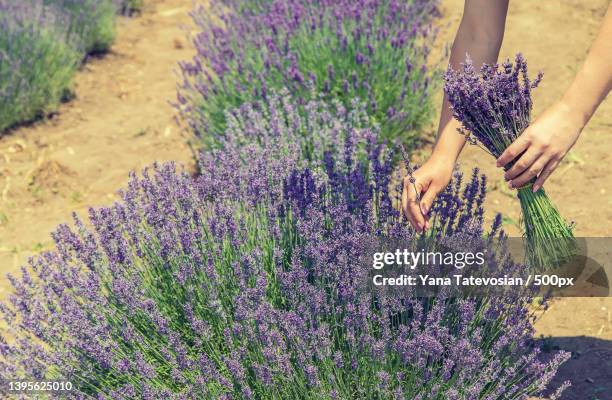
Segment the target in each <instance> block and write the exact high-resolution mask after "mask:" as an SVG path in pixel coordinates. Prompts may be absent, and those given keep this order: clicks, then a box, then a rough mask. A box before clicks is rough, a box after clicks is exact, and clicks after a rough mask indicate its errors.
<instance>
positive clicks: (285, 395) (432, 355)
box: [0, 93, 567, 400]
mask: <svg viewBox="0 0 612 400" xmlns="http://www.w3.org/2000/svg"><path fill="white" fill-rule="evenodd" d="M366 109H367V106H366V105H364V104H360V103H359V102H357V101H356V102H354V103H353V104H352V105H351V107H344V106H343V105H342V103H341V102H339V101H338V102H335V103H332V104H329V103H327V102H325V101H322V100H313V101H309V102H308V103H306V105H305V106H304V111H301V110H299V109H298V104H296V103H295V101H294V99H293V98H292V97H291V96H290V95H288V94H284V95H283V94H280V95H277V94H275V93H271V94H270V97H269V99H268V100H267V101H265V102H258V103H256V104H250V105H249V104H246V105H244V106H243V107H241V108H240V109H237V110H234V111H233V112H231V113H230V112H228V113H227V115H226V117H227V120H228V129H227V132H226V135H225V136H224V139H223V140H224V142H223V146H221V148H220V149H216V150H212V151H210V152H206V153H202V155H201V160H200V164H201V171H202V174H201V175H200V176H197V177H192V176H189V175H187V174H185V173H184V172H181V171H180V170H179V171H177V168H176V167H175V166H174V165H173V164H165V165H155V166H154V167H153V168H150V169H147V170H145V171H144V172H143V176H142V177H136V176H132V178H131V180H130V183H129V185H128V187H127V189H126V190H125V191H124V192H123V193H122V201H120V202H118V203H116V204H114V205H113V206H112V207H109V208H100V209H91V210H90V212H89V222H84V221H81V220H80V219H79V218H77V217H76V216H75V220H74V224H73V226H72V227H69V226H68V225H61V226H60V227H59V228H58V230H57V231H56V232H55V233H54V235H53V236H54V239H55V242H56V249H55V250H54V251H50V252H46V253H43V254H41V255H40V256H38V257H35V258H33V259H32V260H31V261H30V263H29V265H28V267H26V268H24V269H23V273H22V276H21V277H19V278H12V283H13V285H14V288H15V291H14V294H13V295H12V296H11V299H10V302H9V303H8V304H4V305H2V307H1V311H2V315H3V316H4V319H5V322H6V323H7V326H8V327H9V331H8V332H5V333H6V334H5V335H4V337H5V339H4V340H2V345H1V346H0V357H1V359H0V360H1V361H0V366H1V367H0V371H1V372H0V373H1V375H2V376H1V377H2V378H4V379H7V378H14V377H20V378H23V379H38V380H39V379H43V378H44V379H51V378H53V379H65V380H70V381H71V382H73V383H74V387H75V390H74V391H73V392H70V393H63V394H51V397H58V398H59V397H62V396H67V397H70V398H79V399H85V398H98V399H107V398H109V399H110V398H113V399H136V398H142V399H162V398H164V399H167V398H173V399H192V398H211V399H242V398H244V399H251V398H253V399H269V398H270V399H272V398H276V399H392V398H394V399H439V400H442V399H445V400H446V399H466V400H467V399H470V400H472V399H525V398H526V397H527V396H528V395H531V394H539V393H542V391H543V390H544V389H545V388H546V387H547V385H548V383H549V382H550V380H551V378H552V377H553V376H554V374H555V372H556V370H557V368H558V366H559V364H560V363H561V362H563V361H564V360H565V359H566V358H567V355H566V354H565V353H562V352H561V353H559V354H557V355H555V356H554V357H553V359H552V360H551V361H548V362H544V361H542V360H541V357H540V354H539V349H538V347H537V345H536V344H535V343H533V341H532V340H531V334H532V331H533V329H532V327H531V320H530V315H529V312H528V306H529V304H530V298H529V296H528V293H516V295H515V296H507V297H492V298H486V299H482V298H481V299H477V298H469V297H467V298H450V297H446V296H445V295H444V294H440V295H439V296H437V297H435V298H420V297H415V296H413V295H411V293H410V292H405V293H403V294H402V295H399V296H398V295H397V294H395V295H390V294H387V293H385V292H372V291H368V290H363V287H364V283H365V282H366V280H367V278H368V275H369V270H370V268H369V266H367V265H365V264H360V263H358V262H355V260H356V259H358V258H359V257H360V256H361V255H363V254H364V252H367V249H368V244H369V243H371V242H372V241H373V240H377V239H378V238H379V237H380V235H382V234H384V235H385V236H387V237H390V238H396V239H398V240H401V241H402V243H405V245H406V246H407V247H408V248H416V246H426V248H435V247H436V246H437V245H438V243H437V241H438V240H440V239H437V238H435V237H430V238H428V239H426V240H425V241H423V238H420V237H418V236H416V235H415V234H414V232H413V231H411V230H410V229H409V228H408V227H407V225H406V224H405V222H404V221H402V219H401V217H400V215H399V213H398V212H397V211H396V209H395V208H394V207H393V198H392V197H393V195H392V193H398V192H397V191H396V189H397V188H395V190H394V189H393V187H392V185H390V172H391V168H392V164H391V155H390V151H389V149H388V148H387V147H386V146H385V145H384V144H380V143H379V142H378V136H379V134H380V131H379V128H378V127H377V126H376V124H373V123H372V121H371V119H370V118H369V116H368V114H367V112H366ZM304 112H305V114H304ZM321 160H322V161H323V162H321ZM484 195H485V187H484V181H483V179H482V178H481V177H480V176H479V175H478V173H477V172H476V173H475V174H474V176H473V178H472V179H471V180H469V181H468V182H467V183H466V185H464V186H462V185H461V179H460V177H459V176H457V177H456V180H455V181H454V182H453V184H451V185H449V187H448V188H447V189H446V191H445V192H444V193H443V194H442V195H441V196H440V198H439V200H438V202H437V203H436V206H435V207H434V211H435V212H436V213H437V220H438V221H440V222H439V226H440V228H441V229H445V230H446V231H447V232H448V233H449V234H448V235H446V236H445V238H444V240H445V241H446V242H447V244H452V245H453V246H454V247H455V248H457V249H458V250H460V249H462V248H464V246H465V244H466V243H467V242H471V243H474V242H479V243H480V245H481V246H483V247H484V248H488V249H489V250H490V252H489V253H488V254H489V255H490V256H489V258H488V260H487V263H488V267H489V268H491V269H493V270H496V269H503V270H504V271H505V272H506V273H507V272H508V271H512V270H514V269H515V268H520V267H519V266H517V265H515V264H513V263H512V262H510V261H509V258H508V257H507V255H506V254H505V253H504V251H503V250H500V248H491V247H490V243H491V242H490V241H489V240H488V239H487V236H486V235H484V232H483V227H482V209H481V207H482V201H483V199H484ZM395 200H397V199H395ZM500 221H501V219H500V218H498V219H496V222H495V224H494V226H493V227H492V230H491V231H490V232H489V236H488V237H494V236H497V235H499V234H500V233H499V227H500ZM451 232H454V234H451ZM502 236H503V234H502ZM467 238H469V239H470V240H466V239H467ZM472 250H473V248H472Z"/></svg>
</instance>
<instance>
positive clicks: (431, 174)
mask: <svg viewBox="0 0 612 400" xmlns="http://www.w3.org/2000/svg"><path fill="white" fill-rule="evenodd" d="M453 168H454V165H453V163H452V162H449V161H448V159H447V160H444V159H441V158H436V157H435V156H432V157H431V158H430V159H429V160H427V162H426V163H425V164H423V166H421V167H420V168H419V169H417V170H416V171H415V172H414V173H413V174H412V176H407V177H405V178H404V182H403V190H402V209H403V211H404V215H406V217H407V218H408V220H409V221H410V224H411V225H412V226H413V227H414V229H416V230H417V231H419V232H423V231H424V230H426V229H429V211H430V209H431V205H432V203H433V201H434V200H435V198H436V196H437V195H438V193H440V191H442V190H443V189H444V188H445V187H446V185H448V183H449V182H450V180H451V177H452V175H453ZM411 178H412V179H411Z"/></svg>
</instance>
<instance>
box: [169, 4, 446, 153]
mask: <svg viewBox="0 0 612 400" xmlns="http://www.w3.org/2000/svg"><path fill="white" fill-rule="evenodd" d="M210 3H211V4H210V5H209V6H208V7H200V8H198V9H196V10H195V11H194V13H193V16H194V20H195V22H196V25H197V29H198V32H197V34H196V35H195V36H194V40H193V41H194V45H195V47H196V49H197V53H196V55H195V56H194V57H193V59H192V60H189V61H185V62H183V63H181V69H182V74H183V83H182V85H181V86H180V88H179V94H178V102H177V103H178V104H177V106H178V107H179V109H180V110H181V111H182V113H183V115H184V116H185V118H186V120H187V122H188V123H189V124H190V126H191V128H192V129H193V131H194V132H195V134H196V136H197V139H198V140H199V141H200V143H199V146H203V147H205V148H209V147H211V146H212V147H214V146H215V145H217V144H218V140H219V137H220V136H223V135H224V132H225V128H226V126H227V123H226V120H225V112H226V111H227V110H228V109H233V108H235V107H239V106H241V105H242V104H245V103H250V102H253V101H256V100H260V99H264V100H265V99H266V98H267V96H268V94H269V92H270V91H272V90H281V89H288V90H289V91H290V93H291V94H292V96H293V97H294V98H295V99H299V100H302V101H303V103H301V104H299V103H298V106H302V105H303V104H304V102H306V101H307V100H308V99H311V98H313V94H314V95H315V96H318V95H319V94H324V95H325V96H326V98H328V99H338V100H340V101H342V102H343V103H344V104H345V105H346V106H348V105H350V101H352V99H354V98H356V97H358V98H360V99H362V100H363V101H366V103H367V109H368V112H369V114H370V115H371V117H372V119H373V120H374V121H376V122H377V123H379V124H380V125H381V137H382V138H384V139H392V140H395V139H401V140H402V141H404V143H406V144H413V143H414V142H415V141H417V140H418V137H419V133H420V132H419V128H421V127H422V126H423V125H424V124H425V123H426V122H428V121H429V116H430V108H431V104H430V94H431V88H432V76H433V72H432V71H431V69H430V68H428V66H427V62H428V58H429V47H428V46H429V44H430V42H431V40H432V38H433V29H432V28H431V26H430V22H431V20H432V18H433V17H434V16H435V15H436V13H437V11H436V3H437V2H436V1H434V0H411V1H399V0H375V1H372V0H360V1H345V0H342V1H328V0H273V1H257V2H244V1H241V0H238V1H231V2H227V1H220V0H218V1H213V2H210ZM228 3H229V7H228Z"/></svg>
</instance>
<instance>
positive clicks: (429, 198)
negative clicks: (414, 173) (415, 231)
mask: <svg viewBox="0 0 612 400" xmlns="http://www.w3.org/2000/svg"><path fill="white" fill-rule="evenodd" d="M439 192H440V188H439V187H438V186H437V185H434V184H431V185H429V187H428V188H427V191H426V192H425V193H424V194H423V197H422V198H421V212H422V213H423V215H424V216H425V215H427V214H429V210H431V205H432V204H433V202H434V200H435V199H436V196H437V195H438V193H439Z"/></svg>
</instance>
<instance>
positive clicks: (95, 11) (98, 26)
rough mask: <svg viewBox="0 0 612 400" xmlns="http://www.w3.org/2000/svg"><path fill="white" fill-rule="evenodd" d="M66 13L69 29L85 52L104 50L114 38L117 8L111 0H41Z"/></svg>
mask: <svg viewBox="0 0 612 400" xmlns="http://www.w3.org/2000/svg"><path fill="white" fill-rule="evenodd" d="M43 2H44V3H45V4H47V5H51V6H53V7H56V8H57V9H59V10H61V12H63V13H66V15H67V16H68V17H69V21H70V22H69V27H70V30H71V31H72V32H73V33H74V34H75V35H77V36H78V37H79V38H80V43H79V47H80V48H81V49H82V50H83V51H84V52H85V53H99V52H104V51H106V50H108V49H109V48H110V45H111V44H112V43H113V41H114V40H115V16H116V14H117V8H116V6H115V4H114V2H113V0H43Z"/></svg>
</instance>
